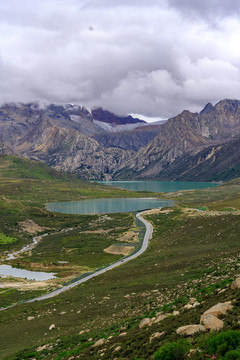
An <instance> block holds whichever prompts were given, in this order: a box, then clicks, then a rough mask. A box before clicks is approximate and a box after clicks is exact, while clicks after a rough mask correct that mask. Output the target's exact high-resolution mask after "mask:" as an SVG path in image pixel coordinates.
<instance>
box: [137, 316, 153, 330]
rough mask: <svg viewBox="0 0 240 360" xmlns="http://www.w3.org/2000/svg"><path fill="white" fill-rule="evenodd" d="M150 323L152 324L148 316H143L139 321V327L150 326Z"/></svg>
mask: <svg viewBox="0 0 240 360" xmlns="http://www.w3.org/2000/svg"><path fill="white" fill-rule="evenodd" d="M151 325H152V320H151V319H149V318H144V319H142V320H141V321H140V324H139V329H142V328H143V327H145V326H151Z"/></svg>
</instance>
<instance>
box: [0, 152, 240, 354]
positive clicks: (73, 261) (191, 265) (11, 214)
mask: <svg viewBox="0 0 240 360" xmlns="http://www.w3.org/2000/svg"><path fill="white" fill-rule="evenodd" d="M5 161H8V162H9V161H10V160H9V159H7V160H5ZM21 161H23V160H21ZM10 164H11V161H10ZM35 165H36V166H37V164H35V163H34V166H35ZM14 166H15V165H14ZM17 166H20V165H19V164H18V165H17ZM32 166H33V165H32ZM41 166H43V165H42V164H41ZM8 168H9V165H8V166H7V165H6V166H5V170H4V171H3V173H2V174H3V175H2V176H1V194H2V197H1V202H0V206H1V213H3V217H4V219H5V221H3V220H0V221H1V223H0V232H1V233H3V234H5V235H6V236H9V237H14V238H16V239H17V242H15V243H10V244H3V245H1V251H2V254H4V252H6V251H7V250H8V251H9V250H10V249H17V248H20V247H21V246H22V245H23V244H26V243H28V242H29V241H30V239H31V236H30V234H27V233H26V232H24V231H23V230H22V229H21V227H20V225H19V222H21V221H24V220H26V219H31V220H33V221H34V222H35V223H37V224H38V225H39V226H41V227H47V228H48V230H47V232H48V233H49V236H47V237H46V238H44V239H43V240H42V241H41V242H40V243H39V244H38V246H36V247H35V248H34V249H33V250H32V252H31V253H30V254H27V253H26V254H23V255H22V256H21V258H19V259H18V261H19V263H18V266H21V264H22V265H24V266H27V267H29V268H31V267H33V268H34V264H35V266H40V265H41V266H45V267H46V268H51V269H52V267H54V266H55V267H56V269H58V272H59V276H60V279H61V276H62V275H63V276H65V275H66V276H70V275H71V274H76V273H77V272H78V271H81V267H82V270H89V269H93V268H95V267H100V266H104V265H105V264H107V263H109V262H111V261H113V260H114V259H117V256H116V255H111V254H106V253H104V251H103V250H104V248H106V247H107V246H109V244H116V243H119V238H121V237H123V236H124V234H126V233H127V232H128V231H136V232H137V231H138V232H139V233H140V234H142V232H141V231H140V229H138V224H136V223H135V218H134V216H133V214H131V213H129V214H114V215H113V214H111V215H108V216H106V217H104V221H103V220H102V218H103V216H102V215H94V216H76V215H63V214H59V213H49V212H47V211H46V210H45V208H44V203H45V202H46V201H53V200H54V199H55V200H66V199H68V200H71V199H74V198H75V199H76V198H78V199H81V198H83V197H88V196H89V197H90V196H92V197H102V196H103V194H104V195H105V196H106V197H107V196H109V197H112V196H116V197H117V196H129V192H127V191H121V190H119V189H114V188H110V189H108V188H107V187H102V186H101V185H96V184H94V185H93V184H88V183H84V182H81V181H80V180H78V179H77V178H75V177H74V176H72V175H65V174H64V175H62V179H60V180H59V179H57V176H58V175H56V173H55V172H54V174H53V175H50V174H49V173H48V175H45V177H47V176H52V177H53V178H51V179H46V178H44V179H43V178H42V177H43V173H42V172H41V171H40V170H37V169H35V170H34V173H35V176H36V177H37V176H40V175H36V174H39V173H41V179H39V178H37V179H32V178H27V179H23V178H17V176H16V172H14V171H15V169H13V170H11V171H12V175H11V176H12V178H10V173H9V171H10V170H8ZM48 171H50V170H48ZM51 171H52V170H51ZM51 171H50V172H51ZM4 174H5V175H4ZM14 174H15V175H14ZM14 176H15V178H14ZM68 176H69V178H68ZM65 177H67V179H66V178H65ZM4 181H5V182H4ZM16 184H18V185H16ZM27 189H28V191H27ZM67 192H68V193H67ZM131 195H132V196H141V194H138V193H131ZM162 195H163V194H158V196H159V197H163V196H162ZM145 196H146V193H145ZM164 197H165V198H171V199H173V200H175V201H176V202H177V206H176V207H175V208H167V209H163V210H162V211H157V212H155V213H151V214H149V215H147V216H146V218H147V220H148V221H150V222H151V223H152V225H153V228H154V232H153V236H152V239H151V241H150V245H149V247H148V249H147V250H146V252H145V253H144V254H142V255H141V256H140V257H138V258H136V259H134V260H133V261H130V262H129V263H126V264H124V265H122V266H119V267H118V268H115V269H113V270H111V271H109V272H107V273H105V274H103V275H101V276H98V277H97V278H94V279H92V280H90V281H88V282H86V283H84V284H82V285H79V286H77V287H75V288H73V289H71V290H69V291H67V292H64V293H62V294H60V295H59V296H57V297H54V298H51V299H48V300H44V301H36V302H32V303H25V304H24V303H22V304H18V305H16V306H14V307H12V308H10V309H6V310H4V311H1V312H0V319H1V325H0V331H1V343H0V358H2V359H12V360H13V359H15V360H16V359H47V360H48V359H49V360H50V359H58V360H60V359H75V358H76V359H86V360H87V359H88V360H89V359H100V358H101V359H105V360H108V359H133V360H140V359H141V360H147V359H153V358H154V354H155V353H156V352H157V351H158V350H159V349H160V348H162V347H163V346H164V345H167V344H168V343H174V342H178V341H179V339H180V338H179V336H178V335H177V334H176V329H177V328H178V327H179V326H183V325H187V324H195V323H199V318H200V315H201V314H202V313H203V312H204V311H205V310H207V309H208V308H209V307H211V306H212V305H215V304H216V303H218V302H224V301H232V303H233V305H234V307H233V310H232V311H231V312H230V313H229V314H228V315H227V316H226V317H225V318H224V328H223V329H222V332H220V334H221V333H222V334H223V335H222V337H223V338H224V336H225V335H224V334H225V332H227V331H229V330H234V331H236V332H239V330H240V329H239V323H238V318H239V316H240V310H239V304H240V290H231V289H230V287H229V284H230V283H231V281H232V280H233V279H234V278H235V277H236V275H237V274H239V266H240V258H239V251H240V242H239V238H240V228H239V217H240V181H239V180H237V179H236V180H234V181H232V182H229V183H226V184H223V185H221V186H218V187H216V188H213V189H205V190H201V191H200V190H195V191H181V192H179V193H176V194H170V195H169V194H164ZM200 207H204V208H205V210H204V211H198V209H199V208H200ZM69 228H72V230H69ZM62 230H64V231H65V230H67V231H66V233H64V232H63V231H62ZM45 231H46V230H45ZM61 231H62V232H61ZM141 236H142V235H141ZM85 240H87V241H85ZM88 259H89V260H88ZM58 261H67V262H68V263H67V264H65V265H64V266H65V269H64V266H62V268H61V266H59V263H57V262H58ZM39 264H40V265H39ZM16 265H17V264H16ZM48 290H50V289H45V290H44V291H48ZM35 292H36V290H29V291H17V290H11V289H6V288H5V289H4V290H2V291H1V292H0V302H1V305H2V306H6V305H7V304H11V303H14V302H20V301H22V300H23V299H24V298H25V299H26V298H29V297H33V296H34V295H36V294H35ZM193 297H194V298H195V299H196V301H198V302H199V306H197V307H196V308H193V309H184V305H186V304H187V303H188V302H189V300H190V298H193ZM173 311H179V315H176V316H173V315H171V316H168V317H166V318H165V319H164V320H163V321H161V322H159V323H153V324H152V326H149V327H145V328H143V329H140V328H139V323H140V321H141V319H143V318H146V317H147V318H150V319H154V318H156V317H157V316H158V314H159V313H161V314H167V313H168V314H169V313H170V314H171V313H172V312H173ZM52 324H54V329H52V330H49V328H50V326H51V325H52ZM156 332H159V333H163V334H162V336H161V337H160V338H159V339H155V340H153V341H152V342H151V343H150V341H149V339H150V337H151V335H152V334H154V333H156ZM121 334H123V335H121ZM119 335H120V336H119ZM215 335H216V334H213V335H209V334H205V335H201V336H200V335H199V334H197V335H195V336H193V337H191V338H190V340H188V341H190V345H189V344H188V345H186V346H191V348H200V349H201V351H202V355H199V357H198V358H197V355H196V356H195V358H196V359H207V358H209V356H212V355H211V348H209V345H208V343H209V341H210V340H209V336H215ZM226 336H227V335H226ZM234 336H235V335H234ZM103 338H104V339H108V341H107V342H106V343H105V344H104V345H103V346H102V347H92V345H93V344H94V343H95V342H96V341H97V340H99V339H103ZM222 341H225V340H222ZM167 346H169V345H167ZM116 349H118V350H116ZM233 350H234V349H233ZM235 350H236V349H235ZM235 350H234V351H235ZM236 351H238V350H236ZM100 355H101V356H100ZM201 356H202V358H201ZM204 356H205V358H204Z"/></svg>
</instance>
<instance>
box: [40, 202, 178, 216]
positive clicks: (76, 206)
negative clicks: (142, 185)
mask: <svg viewBox="0 0 240 360" xmlns="http://www.w3.org/2000/svg"><path fill="white" fill-rule="evenodd" d="M173 205H174V202H173V201H169V200H161V199H156V198H144V199H143V198H138V199H136V198H130V199H128V198H127V199H125V198H121V199H89V200H82V201H67V202H54V203H48V204H46V208H47V210H49V211H55V212H61V213H64V214H82V215H83V214H84V215H88V214H107V213H122V212H130V211H140V210H145V209H152V208H158V207H164V206H173Z"/></svg>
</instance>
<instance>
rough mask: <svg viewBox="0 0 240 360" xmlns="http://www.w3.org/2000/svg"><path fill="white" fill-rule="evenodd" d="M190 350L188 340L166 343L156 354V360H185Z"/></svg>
mask: <svg viewBox="0 0 240 360" xmlns="http://www.w3.org/2000/svg"><path fill="white" fill-rule="evenodd" d="M189 349H190V344H189V342H188V341H186V340H179V341H176V342H172V343H166V344H165V345H163V346H162V347H161V348H160V349H159V350H158V351H157V352H156V353H155V354H154V360H183V359H184V358H185V356H186V353H187V352H188V351H189Z"/></svg>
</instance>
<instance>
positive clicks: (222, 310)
mask: <svg viewBox="0 0 240 360" xmlns="http://www.w3.org/2000/svg"><path fill="white" fill-rule="evenodd" d="M232 308H233V306H232V305H231V304H230V303H228V302H225V303H219V304H217V305H214V306H212V307H211V308H210V309H208V310H206V311H205V312H204V313H203V314H202V316H201V322H202V318H203V317H204V316H205V315H209V314H210V315H213V316H216V317H218V316H219V315H225V314H226V313H227V311H229V310H232Z"/></svg>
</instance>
